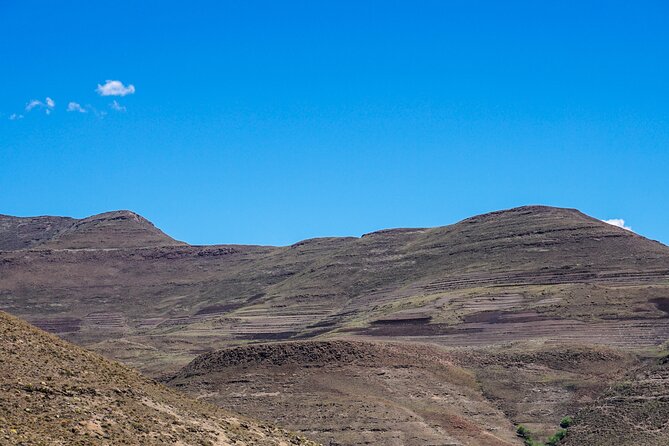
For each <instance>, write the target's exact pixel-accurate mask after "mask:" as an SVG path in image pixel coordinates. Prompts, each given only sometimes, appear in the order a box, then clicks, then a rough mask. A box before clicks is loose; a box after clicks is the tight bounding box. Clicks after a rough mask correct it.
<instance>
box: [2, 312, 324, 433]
mask: <svg viewBox="0 0 669 446" xmlns="http://www.w3.org/2000/svg"><path fill="white" fill-rule="evenodd" d="M0 444H1V445H7V446H10V445H12V446H19V445H23V446H37V445H44V446H56V445H61V446H75V445H81V446H84V445H86V446H90V445H109V446H112V445H156V446H158V445H169V444H171V445H181V446H186V445H189V446H190V445H192V446H196V445H197V446H205V445H209V446H214V445H221V446H223V445H283V446H288V445H298V444H303V445H308V444H314V443H310V442H308V441H306V440H305V439H303V438H301V437H298V436H297V435H293V434H289V433H287V432H285V431H283V430H281V429H278V428H276V427H274V426H272V425H269V424H261V423H256V422H254V421H251V420H248V419H245V418H243V417H239V416H234V415H232V414H231V413H228V412H226V411H224V410H222V409H219V408H216V407H214V406H210V405H208V404H206V403H203V402H197V401H194V400H191V399H189V398H187V397H185V396H183V395H181V394H179V393H177V392H175V391H173V390H170V389H168V388H166V387H164V386H162V385H160V384H157V383H155V382H153V381H152V380H150V379H148V378H145V377H143V376H141V375H140V374H139V373H138V372H136V371H134V370H132V369H129V368H127V367H125V366H122V365H120V364H117V363H114V362H111V361H108V360H105V359H103V358H102V357H100V356H98V355H97V354H94V353H90V352H87V351H85V350H82V349H81V348H79V347H75V346H73V345H71V344H68V343H66V342H64V341H62V340H60V339H58V338H56V337H55V336H52V335H49V334H47V333H44V332H41V331H39V330H37V329H35V328H33V327H31V326H29V325H28V324H26V323H25V322H22V321H20V320H18V319H16V318H14V317H11V316H9V315H7V314H5V313H2V312H0Z"/></svg>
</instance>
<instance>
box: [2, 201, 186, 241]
mask: <svg viewBox="0 0 669 446" xmlns="http://www.w3.org/2000/svg"><path fill="white" fill-rule="evenodd" d="M181 244H183V243H181V242H177V241H176V240H174V239H172V238H170V237H169V236H167V235H166V234H165V233H163V232H162V231H161V230H160V229H158V228H156V227H155V226H154V225H153V223H151V222H150V221H148V220H146V219H145V218H144V217H142V216H140V215H138V214H135V213H134V212H130V211H113V212H105V213H104V214H98V215H93V216H91V217H87V218H83V219H75V218H69V217H27V218H21V217H12V216H8V215H0V250H5V251H13V250H20V249H28V248H53V249H114V248H142V247H147V246H171V245H181Z"/></svg>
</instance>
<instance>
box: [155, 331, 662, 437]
mask: <svg viewBox="0 0 669 446" xmlns="http://www.w3.org/2000/svg"><path fill="white" fill-rule="evenodd" d="M648 362H649V360H648V359H646V358H642V357H639V356H637V355H634V354H632V353H630V352H629V351H620V350H617V349H612V348H607V347H602V346H591V345H578V346H574V345H560V346H551V345H546V344H537V343H532V344H528V343H522V344H510V345H504V346H496V347H495V348H492V347H486V348H471V347H467V348H464V347H458V348H452V347H439V346H435V345H426V344H419V343H398V342H380V341H373V342H363V341H351V340H345V339H338V340H329V341H299V342H281V343H272V344H256V345H251V346H242V347H233V348H228V349H223V350H219V351H215V352H210V353H206V354H203V355H201V356H199V357H198V358H196V359H194V360H193V361H192V362H191V363H190V364H188V365H187V366H186V367H184V368H183V369H182V370H180V371H179V372H178V373H177V374H175V375H174V376H172V377H170V378H168V379H166V382H167V383H168V384H170V385H172V386H175V387H176V388H178V389H180V390H183V391H186V392H187V393H189V394H192V395H194V396H197V397H198V398H202V399H204V400H207V401H210V402H213V403H215V404H218V405H221V406H223V407H231V408H233V409H234V410H236V411H240V412H242V413H245V414H247V415H249V416H253V417H256V418H259V419H266V420H270V421H272V422H275V423H277V424H281V425H284V426H287V427H289V428H290V429H294V430H296V431H299V432H302V433H303V434H305V435H307V436H309V437H310V438H314V439H316V440H319V441H321V442H322V443H324V444H329V443H330V442H332V443H333V444H342V445H361V444H378V445H382V444H383V445H398V446H399V445H407V446H413V445H415V446H419V445H425V444H432V445H442V444H450V445H470V446H477V445H486V446H488V445H489V446H500V445H520V444H522V441H521V440H520V439H519V438H518V437H517V436H516V434H515V429H516V426H518V425H521V424H522V425H523V426H526V427H527V428H528V429H530V431H531V432H532V435H533V437H534V439H535V440H538V441H546V440H547V439H548V438H549V437H550V436H551V435H553V434H554V433H555V432H556V431H557V430H558V429H559V426H558V424H559V422H560V420H561V419H562V418H563V417H565V416H567V415H574V414H578V415H577V416H576V417H575V418H576V420H577V422H578V424H577V426H576V427H574V429H575V430H574V438H584V439H587V441H583V442H581V443H579V442H574V443H571V444H584V445H585V444H587V445H590V444H595V443H592V442H591V441H592V438H591V437H593V435H590V437H587V436H583V433H588V434H589V433H591V432H596V433H597V435H599V439H600V441H601V443H597V444H612V441H613V440H614V439H615V438H616V434H617V433H619V432H620V431H622V430H624V429H626V428H627V427H629V426H627V425H625V424H622V423H618V425H619V426H620V427H619V428H616V429H611V430H610V431H609V432H604V431H603V429H602V428H601V427H600V428H599V429H594V430H593V429H590V428H589V427H585V428H583V427H582V426H583V425H585V424H588V425H590V424H594V423H599V424H600V425H601V426H608V425H609V424H608V422H607V421H606V420H605V419H603V418H602V417H600V416H599V415H597V411H596V410H593V409H594V408H595V407H597V408H599V407H601V406H600V404H599V403H598V404H590V403H589V402H591V401H594V400H596V399H598V398H599V397H600V395H602V394H603V393H605V392H606V391H607V390H608V389H609V388H610V387H614V386H619V385H620V383H621V382H624V381H625V379H626V376H627V373H628V371H629V370H630V369H640V368H643V367H646V365H645V364H647V363H648ZM651 362H652V360H651ZM661 385H662V384H661V383H657V384H656V387H657V389H659V388H660V387H661ZM641 395H646V397H647V398H646V399H644V404H645V405H646V411H643V412H642V411H639V410H637V408H636V407H633V406H631V407H629V408H628V409H629V410H628V414H633V415H634V416H636V418H637V422H639V424H638V425H637V426H636V429H637V430H641V431H643V430H644V429H646V427H647V423H642V422H640V421H639V420H640V419H641V418H642V417H643V416H645V415H647V413H648V411H649V410H651V409H650V408H651V407H660V406H662V405H664V404H665V402H664V401H663V398H664V397H663V395H664V393H663V392H659V391H656V392H655V393H653V394H651V393H648V394H645V393H642V392H638V396H639V398H640V399H641ZM292 401H300V404H298V405H295V404H292V403H291V402H292ZM612 415H613V414H612ZM662 417H664V414H663V413H658V415H657V417H656V418H657V420H658V422H660V421H659V420H660V419H661V418H662ZM665 421H666V418H665ZM633 430H634V429H631V430H630V432H632V431H633ZM647 435H650V437H649V438H654V439H655V442H646V443H643V444H644V445H658V446H659V445H662V444H664V443H662V441H664V440H666V439H667V438H668V436H667V433H666V432H660V433H650V434H648V433H647ZM637 437H638V438H641V437H642V435H638V436H637ZM607 442H608V443H607ZM630 444H633V443H630Z"/></svg>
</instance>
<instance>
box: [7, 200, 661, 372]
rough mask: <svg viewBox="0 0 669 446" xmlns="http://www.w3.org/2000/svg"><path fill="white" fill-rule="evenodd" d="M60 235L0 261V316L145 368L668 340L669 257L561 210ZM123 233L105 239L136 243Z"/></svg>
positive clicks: (131, 223)
mask: <svg viewBox="0 0 669 446" xmlns="http://www.w3.org/2000/svg"><path fill="white" fill-rule="evenodd" d="M103 215H104V214H103ZM124 215H126V214H124ZM87 220H89V219H85V220H82V221H81V222H82V224H83V222H84V221H87ZM92 221H93V222H95V221H97V219H96V218H95V217H93V218H92ZM104 221H106V220H104ZM138 221H139V222H140V223H141V222H143V220H142V219H141V218H140V217H138V220H135V219H134V217H133V218H123V219H113V220H112V221H111V222H107V223H104V224H102V223H100V224H97V223H96V224H95V225H93V226H94V227H95V228H97V229H96V230H99V231H100V232H102V233H104V234H109V236H108V237H107V236H105V237H103V236H98V237H96V240H98V241H99V240H107V239H114V238H118V237H120V235H119V234H131V233H133V231H134V230H135V229H136V227H137V222H138ZM109 225H111V229H110V227H109ZM144 226H145V225H142V227H144ZM78 227H80V226H78ZM84 227H86V225H84ZM156 231H158V230H157V229H156ZM93 232H94V231H93V230H92V229H91V230H86V231H84V230H77V231H73V233H81V234H91V233H93ZM60 234H61V235H60V236H59V237H52V239H51V241H48V242H43V243H41V244H40V245H34V246H32V247H30V248H24V249H21V250H14V251H5V252H0V307H1V308H2V309H4V310H6V311H9V312H11V313H13V314H16V315H19V316H22V317H25V318H26V319H28V320H29V321H31V322H32V323H34V324H36V325H38V326H39V327H42V328H44V329H46V330H49V331H52V332H55V333H58V334H60V335H61V336H64V337H65V338H67V339H69V340H72V341H74V342H76V343H79V344H82V345H85V346H88V347H90V348H92V349H94V350H96V351H98V352H102V353H104V354H106V355H108V356H111V357H114V358H116V359H120V360H123V361H126V362H129V363H131V364H133V365H135V366H137V367H139V368H140V369H142V370H145V371H147V372H149V373H155V374H160V373H165V372H166V371H169V370H176V369H177V368H178V367H180V366H182V365H185V364H186V363H187V362H188V361H190V360H191V359H192V358H193V357H194V356H196V355H197V354H199V353H202V352H205V351H209V350H212V349H216V348H221V347H225V346H227V345H234V344H237V343H240V342H246V341H268V340H281V339H284V340H287V339H303V338H310V337H317V336H318V337H323V336H332V335H336V336H355V337H358V338H363V339H394V340H398V339H403V340H430V342H436V343H439V344H443V345H453V346H458V345H464V346H469V345H481V346H484V345H489V344H495V343H499V342H508V341H523V340H550V341H551V342H567V343H573V342H576V343H578V342H588V343H601V344H604V345H611V346H619V347H625V346H629V347H643V346H653V345H656V344H658V343H659V342H661V341H662V340H663V339H667V338H668V337H669V318H667V313H666V311H665V310H666V305H667V304H666V303H667V296H668V295H669V248H667V247H666V246H664V245H662V244H660V243H657V242H654V241H651V240H647V239H645V238H643V237H641V236H638V235H636V234H634V233H632V232H630V231H626V230H623V229H620V228H617V227H614V226H611V225H608V224H606V223H603V222H601V221H598V220H596V219H593V218H590V217H588V216H586V215H584V214H582V213H580V212H578V211H576V210H571V209H559V208H550V207H542V206H529V207H522V208H516V209H511V210H508V211H500V212H494V213H491V214H485V215H481V216H477V217H473V218H470V219H467V220H463V221H462V222H459V223H456V224H453V225H450V226H445V227H440V228H432V229H404V230H387V231H379V232H375V233H372V234H367V235H365V236H363V237H361V238H354V237H345V238H322V239H312V240H305V241H303V242H300V243H296V244H294V245H292V246H287V247H260V246H239V245H221V246H188V245H162V246H145V245H147V243H144V242H143V243H139V244H140V245H142V246H143V247H141V248H131V247H122V248H117V249H108V246H110V244H109V243H103V244H102V246H105V247H104V248H101V247H100V248H93V246H96V245H95V244H90V243H89V242H86V243H81V244H72V243H70V242H68V244H67V246H69V247H72V246H84V245H86V246H89V248H87V249H59V248H57V246H59V244H61V243H65V242H64V240H70V239H69V237H70V236H69V235H68V234H70V232H63V231H61V232H60ZM87 237H88V235H86V236H85V237H84V235H81V237H80V240H84V239H86V240H90V237H88V238H87ZM126 239H127V240H128V241H127V242H117V243H114V245H116V246H123V245H124V243H126V244H127V245H132V244H138V243H137V240H136V239H133V238H131V237H129V236H127V237H126V238H123V240H126ZM133 240H134V241H133ZM170 240H171V239H170ZM14 245H16V243H14Z"/></svg>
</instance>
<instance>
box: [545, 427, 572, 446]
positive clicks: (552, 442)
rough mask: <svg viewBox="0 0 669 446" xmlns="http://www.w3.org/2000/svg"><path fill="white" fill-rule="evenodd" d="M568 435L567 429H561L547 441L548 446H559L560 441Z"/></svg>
mask: <svg viewBox="0 0 669 446" xmlns="http://www.w3.org/2000/svg"><path fill="white" fill-rule="evenodd" d="M566 436H567V429H560V430H559V431H557V432H556V433H555V434H553V435H552V436H551V437H550V438H549V439H548V441H547V442H546V446H557V445H558V444H559V443H560V441H561V440H562V439H563V438H564V437H566Z"/></svg>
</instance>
